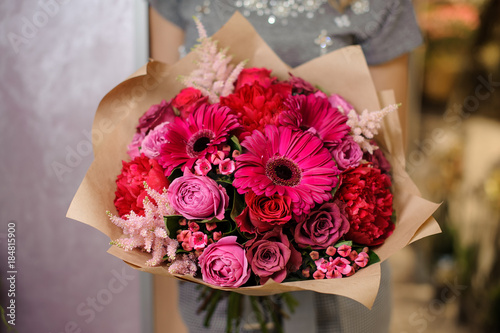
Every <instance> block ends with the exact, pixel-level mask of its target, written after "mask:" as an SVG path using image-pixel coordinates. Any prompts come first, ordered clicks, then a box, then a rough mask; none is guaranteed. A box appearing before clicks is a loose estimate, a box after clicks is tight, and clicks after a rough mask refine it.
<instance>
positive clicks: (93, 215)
mask: <svg viewBox="0 0 500 333" xmlns="http://www.w3.org/2000/svg"><path fill="white" fill-rule="evenodd" d="M213 38H214V39H216V40H217V41H218V43H219V46H220V47H229V53H230V54H231V55H233V57H234V62H235V63H237V62H239V61H241V60H245V59H246V60H248V63H247V67H267V68H270V69H272V70H273V75H275V76H277V77H278V78H280V79H287V78H288V72H290V73H292V74H294V75H295V76H298V77H301V78H303V79H305V80H307V81H309V82H312V83H313V84H315V85H317V86H319V87H321V88H322V89H324V90H325V91H327V92H328V93H337V94H340V95H341V96H343V97H344V98H345V99H346V100H348V101H349V102H350V103H351V104H352V105H353V106H354V107H355V108H356V109H357V110H358V111H362V110H364V109H368V110H379V109H380V106H381V105H387V104H389V103H393V102H394V97H393V95H392V94H391V92H383V93H381V95H380V96H378V95H377V92H376V90H375V86H374V84H373V81H372V79H371V76H370V73H369V70H368V66H367V64H366V61H365V58H364V56H363V52H362V51H361V48H360V47H359V46H349V47H346V48H343V49H340V50H337V51H334V52H331V53H329V54H326V55H324V56H321V57H319V58H316V59H313V60H312V61H309V62H307V63H305V64H303V65H301V66H299V67H297V68H294V69H291V68H290V67H289V66H287V65H286V64H284V63H283V62H282V61H281V60H280V59H279V58H278V56H277V55H276V54H275V53H274V52H273V51H272V50H271V49H270V48H269V46H268V45H267V44H266V43H265V42H264V41H263V40H262V39H261V37H260V36H259V35H258V34H257V32H256V31H255V30H254V28H253V27H252V26H251V25H250V23H249V22H248V21H247V20H246V19H245V18H244V17H243V16H242V15H241V14H239V13H236V14H234V16H233V17H232V18H231V19H230V20H229V21H228V23H226V25H225V26H224V27H223V28H222V29H221V30H219V31H218V32H217V33H216V34H215V35H214V36H213ZM194 57H195V55H194V54H193V53H190V54H188V55H187V56H186V57H185V58H183V59H181V60H180V61H178V62H177V63H175V64H174V65H172V66H166V65H164V64H162V63H159V62H156V61H150V62H149V63H148V64H147V67H145V68H142V69H141V70H139V71H138V72H137V73H136V74H134V75H132V76H131V77H130V78H129V79H128V80H126V81H124V82H122V83H121V84H119V85H118V86H117V87H116V88H114V89H113V90H112V91H111V92H110V93H108V94H107V95H106V96H105V97H104V98H103V100H102V101H101V103H100V105H99V107H98V109H97V112H96V116H95V120H94V123H93V127H92V131H93V133H95V135H94V136H93V137H94V142H93V144H94V156H95V160H94V162H93V163H92V165H91V166H90V168H89V170H88V172H87V174H86V176H85V178H84V180H83V181H82V183H81V185H80V187H79V189H78V191H77V193H76V195H75V197H74V198H73V201H72V203H71V206H70V208H69V210H68V213H67V217H69V218H72V219H75V220H78V221H81V222H83V223H86V224H88V225H90V226H92V227H94V228H96V229H98V230H100V231H102V232H103V233H105V234H106V235H108V236H109V237H110V239H117V238H120V237H121V236H122V235H123V234H122V232H121V229H120V228H118V227H116V226H114V225H113V224H112V223H111V222H110V221H109V219H108V217H107V216H106V214H105V212H106V211H107V210H109V211H111V212H112V213H116V210H115V208H114V205H113V199H114V196H115V194H114V193H115V190H116V184H115V180H116V176H117V175H118V174H119V173H120V170H121V161H122V160H127V158H128V156H127V154H126V148H127V145H128V143H129V142H130V141H131V139H132V136H133V134H134V131H135V127H136V125H137V121H138V119H139V117H140V116H141V115H142V114H143V113H144V112H145V111H146V110H147V109H148V108H149V107H150V106H151V105H152V104H158V103H160V102H161V100H163V99H165V100H169V99H171V98H172V97H174V96H175V94H177V93H178V92H179V91H180V90H181V89H182V88H183V86H182V85H181V83H179V82H178V81H177V80H176V78H177V77H178V75H187V74H189V73H190V72H191V70H193V69H194V67H195V64H194V62H193V60H194V59H195V58H194ZM379 97H380V99H379ZM379 139H380V143H381V145H382V147H383V149H384V150H385V151H386V152H387V153H388V154H389V159H390V162H391V163H392V165H393V170H394V175H393V178H394V182H393V185H394V207H395V210H396V213H397V226H396V228H395V231H394V233H393V234H392V235H391V236H390V237H389V238H388V239H387V241H386V242H385V243H384V244H383V245H382V246H380V247H379V248H378V249H376V250H375V251H376V252H377V253H378V255H379V256H380V258H381V259H382V260H386V259H387V258H389V257H390V256H391V255H392V254H394V253H395V252H397V251H398V250H400V249H402V248H403V247H405V246H406V245H408V244H409V243H411V242H412V241H415V240H417V239H420V238H422V237H425V236H428V235H432V234H435V233H438V232H440V229H439V226H438V225H437V222H436V221H435V220H434V219H433V218H432V216H431V215H432V213H433V212H434V211H435V210H436V209H437V207H438V205H437V204H434V203H431V202H429V201H427V200H425V199H423V198H422V197H421V196H420V193H419V191H418V188H417V187H416V185H415V184H414V183H413V182H412V180H411V179H410V177H409V176H408V174H407V173H406V172H405V171H404V152H403V149H402V137H401V127H400V125H399V121H398V118H397V114H396V113H393V114H391V115H389V116H388V117H386V119H385V123H384V128H383V132H382V135H380V137H379ZM108 252H109V253H111V254H112V255H114V256H116V257H118V258H120V259H122V260H124V261H125V262H126V263H128V264H129V265H131V266H132V267H134V268H136V269H138V270H141V271H146V272H150V273H153V274H161V275H169V274H168V272H167V270H166V268H165V267H164V266H161V267H147V266H146V265H145V262H146V261H147V260H148V259H149V258H150V254H148V253H145V252H141V251H139V250H135V251H130V252H126V251H124V250H122V249H120V248H117V247H111V248H110V249H109V251H108ZM176 277H177V278H179V279H183V280H189V281H195V282H197V283H203V282H202V281H201V280H199V279H194V278H190V277H185V276H176ZM379 283H380V264H374V265H371V266H369V267H366V268H364V269H361V270H359V271H358V272H357V273H356V274H354V275H353V276H351V277H348V278H343V279H332V280H313V281H300V282H287V283H281V284H278V283H275V282H274V281H272V280H270V281H269V282H268V283H267V284H265V285H263V286H255V287H244V288H238V289H237V290H235V289H227V290H233V291H237V292H240V293H243V294H249V295H269V294H276V293H281V292H287V291H294V290H313V291H316V292H321V293H330V294H338V295H344V296H347V297H350V298H352V299H354V300H356V301H358V302H360V303H362V304H364V305H365V306H366V307H368V308H371V306H372V305H373V302H374V300H375V297H376V295H377V292H378V286H379ZM221 289H223V288H221Z"/></svg>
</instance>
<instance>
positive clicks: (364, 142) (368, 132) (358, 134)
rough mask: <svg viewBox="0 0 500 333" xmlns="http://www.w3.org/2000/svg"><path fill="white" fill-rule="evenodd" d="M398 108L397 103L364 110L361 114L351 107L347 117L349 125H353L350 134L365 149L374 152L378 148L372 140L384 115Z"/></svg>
mask: <svg viewBox="0 0 500 333" xmlns="http://www.w3.org/2000/svg"><path fill="white" fill-rule="evenodd" d="M397 109H398V105H397V104H391V105H389V106H386V107H385V108H383V109H382V110H380V111H373V112H370V111H368V110H364V111H363V112H362V113H361V114H358V113H356V111H355V110H354V109H351V110H350V111H349V112H348V113H347V118H349V120H348V121H347V125H349V127H351V133H350V134H351V136H352V138H353V139H354V141H355V142H356V143H357V144H359V146H360V147H361V149H362V150H363V151H365V152H368V153H370V154H373V151H374V150H375V149H377V148H378V147H377V146H374V145H372V144H371V143H370V141H372V140H373V138H374V137H375V135H377V134H378V130H379V129H380V127H381V126H382V120H383V119H384V117H385V116H386V115H387V114H389V113H391V112H393V111H396V110H397Z"/></svg>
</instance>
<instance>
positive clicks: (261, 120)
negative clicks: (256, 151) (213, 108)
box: [220, 83, 291, 141]
mask: <svg viewBox="0 0 500 333" xmlns="http://www.w3.org/2000/svg"><path fill="white" fill-rule="evenodd" d="M282 88H283V87H281V86H280V89H282ZM290 92H291V89H290ZM283 100H284V97H283V94H282V92H281V90H280V92H276V91H275V90H274V89H273V88H264V87H263V86H261V85H260V84H259V83H254V84H253V85H244V86H243V87H241V89H239V90H237V91H236V92H235V93H234V94H231V95H229V96H226V97H221V101H220V104H221V105H222V106H227V107H229V108H230V109H231V112H232V113H233V114H235V115H237V116H238V119H239V121H240V124H241V125H242V127H243V131H242V132H240V133H238V138H239V139H240V141H242V140H243V139H244V138H245V137H246V136H248V135H249V134H250V133H251V132H252V131H253V130H255V129H257V130H259V131H261V132H263V131H264V128H265V127H266V125H275V124H277V120H278V117H279V114H280V113H281V111H283V110H284V109H285V105H284V103H283Z"/></svg>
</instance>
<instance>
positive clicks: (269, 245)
mask: <svg viewBox="0 0 500 333" xmlns="http://www.w3.org/2000/svg"><path fill="white" fill-rule="evenodd" d="M246 248H247V259H248V263H249V264H250V267H251V268H252V272H253V273H254V274H255V275H257V276H258V277H260V284H264V283H266V282H267V280H269V279H273V280H274V281H276V282H278V283H279V282H282V281H283V280H284V279H285V278H286V275H287V274H288V272H295V271H297V270H298V269H299V268H300V265H301V264H302V256H301V255H300V252H299V251H297V250H296V249H295V248H294V247H293V245H292V244H291V243H290V241H289V240H288V237H287V236H286V235H284V234H283V232H282V230H281V228H276V229H274V230H273V231H270V232H268V233H266V234H265V235H264V237H262V238H261V239H256V238H254V239H251V240H250V241H248V242H247V244H246Z"/></svg>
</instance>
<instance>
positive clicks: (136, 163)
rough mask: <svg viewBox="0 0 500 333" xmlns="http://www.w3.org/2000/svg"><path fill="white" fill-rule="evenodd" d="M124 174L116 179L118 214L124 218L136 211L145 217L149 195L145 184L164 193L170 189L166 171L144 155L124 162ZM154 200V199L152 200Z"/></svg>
mask: <svg viewBox="0 0 500 333" xmlns="http://www.w3.org/2000/svg"><path fill="white" fill-rule="evenodd" d="M122 164H123V167H122V172H121V174H120V175H118V177H117V178H116V186H117V189H116V192H115V196H116V197H115V201H114V202H115V207H116V209H117V210H118V214H119V215H120V216H123V215H125V214H129V213H130V211H134V212H135V213H136V214H138V215H144V205H143V201H144V197H145V196H146V195H147V193H146V190H145V188H144V182H146V183H147V184H148V186H149V187H151V188H152V189H154V190H156V191H157V192H160V193H162V192H163V188H166V187H168V180H167V178H165V176H164V170H163V169H162V167H161V166H160V165H159V164H158V162H157V161H156V160H153V159H149V158H147V157H146V156H144V155H141V156H138V157H136V158H134V159H133V160H132V161H130V162H128V163H127V162H125V161H123V162H122ZM151 200H152V199H151Z"/></svg>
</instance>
